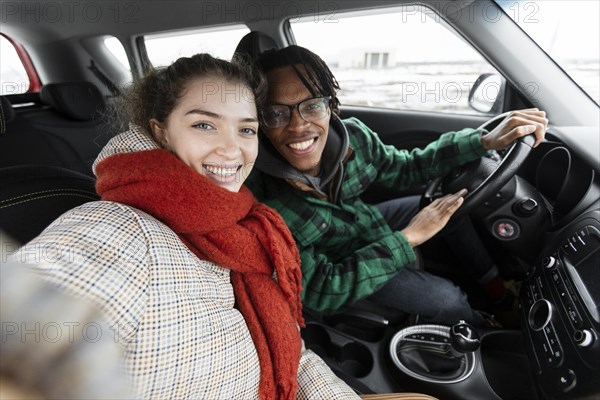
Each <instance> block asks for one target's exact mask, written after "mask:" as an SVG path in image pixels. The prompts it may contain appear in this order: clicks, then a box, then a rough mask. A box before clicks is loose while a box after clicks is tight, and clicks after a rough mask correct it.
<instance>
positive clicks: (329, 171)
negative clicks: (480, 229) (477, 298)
mask: <svg viewBox="0 0 600 400" xmlns="http://www.w3.org/2000/svg"><path fill="white" fill-rule="evenodd" d="M259 65H260V66H261V68H262V69H263V71H264V72H265V73H266V75H267V81H268V84H269V98H268V104H269V105H268V106H267V107H266V108H265V109H264V110H262V126H263V129H264V131H263V133H264V135H265V136H266V138H268V140H266V139H265V140H262V143H261V146H262V147H261V149H260V151H259V156H258V159H257V164H256V166H255V167H256V168H255V171H256V170H258V172H257V173H255V174H254V175H253V176H252V177H251V179H250V180H249V183H248V185H249V186H250V188H251V189H252V190H253V191H254V193H255V194H256V196H257V197H258V198H259V200H261V201H264V202H266V203H267V204H269V205H270V206H272V207H274V208H275V209H277V211H279V212H280V213H281V215H282V216H283V218H284V219H285V221H286V223H287V224H288V226H289V227H290V229H291V231H292V233H293V234H294V237H295V239H296V242H297V245H298V247H299V250H300V255H301V262H302V273H303V279H302V283H303V287H304V291H303V303H304V306H305V307H307V308H309V309H312V310H314V311H317V312H320V313H335V312H338V311H341V310H342V309H343V308H345V307H347V306H350V305H351V304H353V303H354V302H356V301H358V300H361V299H363V298H367V297H370V299H371V300H373V301H375V302H378V303H380V304H384V305H387V306H391V307H394V308H397V309H399V310H402V311H405V312H409V313H416V314H420V315H421V316H422V317H424V318H425V319H427V320H429V321H431V322H438V323H446V324H453V323H456V322H458V321H459V320H460V319H463V320H465V321H467V322H470V323H473V324H475V325H482V324H483V323H484V320H483V318H482V316H481V315H480V314H479V313H477V312H475V311H473V310H472V309H471V307H470V305H469V303H468V302H467V299H466V296H465V294H464V293H463V292H462V291H461V290H460V289H459V288H458V287H456V286H455V285H454V284H452V283H451V282H450V281H448V280H446V279H443V278H440V277H437V276H434V275H431V274H429V273H426V272H424V271H418V270H415V269H414V268H411V267H410V265H411V264H412V263H413V262H414V261H415V252H414V250H413V248H414V247H416V246H418V245H420V244H422V243H424V242H425V241H427V240H428V239H430V238H431V237H432V236H434V235H435V234H436V233H438V232H439V231H440V230H441V229H442V228H443V227H444V225H445V224H446V223H447V222H448V220H449V218H450V217H451V216H452V214H453V213H454V212H455V211H456V210H457V209H458V208H459V207H460V205H461V204H462V202H463V196H464V195H465V194H466V191H465V190H461V191H459V192H458V193H454V194H450V195H447V196H444V197H442V198H441V199H438V200H436V201H435V202H433V203H432V204H431V205H430V206H428V207H426V208H424V209H423V210H421V211H419V210H418V204H417V203H418V202H417V201H416V200H415V199H414V198H400V199H397V200H392V201H390V202H386V203H382V204H378V205H375V206H373V205H369V204H366V203H365V202H363V201H362V200H361V199H360V195H361V194H362V193H363V192H364V191H365V190H366V189H367V188H368V186H369V185H371V184H374V183H377V184H378V185H381V186H383V187H385V188H387V189H389V190H396V191H398V192H399V193H400V192H401V191H402V190H406V189H408V188H411V187H416V186H418V185H421V184H423V183H425V182H427V180H429V179H431V178H434V177H437V176H442V175H444V174H445V173H447V172H449V171H450V170H451V169H452V168H453V167H455V166H458V165H462V164H465V163H467V162H469V161H472V160H475V159H477V158H479V157H481V156H482V155H484V154H485V153H486V151H487V150H491V149H501V148H504V147H506V146H507V145H509V144H510V143H512V142H513V141H514V140H516V139H517V138H519V137H521V136H525V135H527V134H530V133H535V136H536V144H535V145H537V144H539V143H540V142H541V141H542V140H543V138H544V135H545V131H546V126H547V123H548V121H547V120H546V118H545V113H544V112H542V111H539V110H537V109H530V110H522V111H516V112H514V113H513V115H512V116H510V117H508V118H507V119H505V120H504V121H503V122H502V123H501V124H500V125H499V126H498V127H497V128H496V129H494V130H493V131H492V132H490V133H487V134H485V135H483V136H482V132H480V131H477V130H474V129H464V130H462V131H459V132H449V133H446V134H444V135H442V136H441V137H440V139H438V140H437V141H435V142H433V143H431V144H429V145H428V146H427V147H426V148H424V149H423V150H420V149H415V150H413V151H410V152H409V151H407V150H398V149H395V148H393V147H391V146H386V145H384V144H383V143H382V142H381V141H380V139H379V138H378V136H377V134H375V133H374V132H373V131H371V130H370V129H369V128H368V127H367V126H366V125H364V124H363V123H362V122H361V121H359V120H357V119H355V118H350V119H347V120H344V121H342V120H340V118H339V117H338V116H337V114H338V112H339V101H338V99H337V97H336V92H337V90H338V89H339V85H338V83H337V81H336V79H335V77H334V76H333V75H332V73H331V71H330V70H329V68H328V67H327V65H326V64H325V63H324V61H323V60H322V59H321V58H320V57H319V56H317V55H316V54H314V53H312V52H310V51H309V50H307V49H304V48H302V47H299V46H290V47H287V48H284V49H282V50H278V51H270V52H267V53H265V54H264V55H262V56H261V58H260V59H259ZM465 226H466V228H465ZM453 229H454V231H453V234H451V235H448V236H449V237H454V238H455V240H459V239H460V240H462V241H463V244H464V247H465V248H464V249H461V250H464V251H465V252H468V253H469V254H467V257H466V258H467V259H471V260H472V262H471V264H472V265H469V266H468V267H469V268H470V272H471V275H473V277H474V278H475V279H477V280H478V281H479V283H481V284H482V285H483V287H484V288H486V289H487V292H488V293H489V294H490V297H492V299H493V300H501V299H502V297H503V296H504V295H505V291H506V289H505V287H504V282H503V280H502V279H501V278H500V277H499V275H498V271H497V270H496V268H495V266H494V264H493V262H492V260H491V259H490V258H489V255H488V254H487V252H486V251H485V249H484V248H483V245H482V244H481V242H480V241H479V238H477V236H476V234H475V233H474V231H473V228H472V226H470V224H465V223H461V224H458V226H457V227H454V228H453ZM465 236H467V237H465ZM473 243H475V245H473ZM458 245H460V244H458Z"/></svg>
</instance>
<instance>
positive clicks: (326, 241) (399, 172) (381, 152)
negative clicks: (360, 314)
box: [248, 118, 485, 313]
mask: <svg viewBox="0 0 600 400" xmlns="http://www.w3.org/2000/svg"><path fill="white" fill-rule="evenodd" d="M343 124H344V125H345V127H346V129H347V130H348V134H349V138H350V146H351V147H352V149H353V155H352V156H351V157H349V159H348V160H347V161H346V163H345V174H344V178H343V182H342V187H341V192H340V196H339V202H338V203H337V204H334V203H331V202H329V201H327V200H325V199H322V198H318V197H316V196H314V195H313V194H312V193H311V192H306V191H302V190H299V189H296V188H294V187H293V186H291V185H290V184H288V183H287V182H286V181H284V180H282V179H281V178H275V177H272V176H269V175H266V174H264V173H262V172H260V171H257V170H256V169H255V172H253V174H252V176H251V178H250V179H249V181H248V186H249V187H250V188H251V189H252V190H253V192H254V193H255V195H256V197H257V198H258V199H259V200H261V201H263V202H265V203H267V204H268V205H270V206H271V207H273V208H275V209H276V210H277V211H278V212H279V213H280V214H281V215H282V216H283V218H284V220H285V222H286V223H287V224H288V226H289V228H290V230H291V231H292V233H293V234H294V238H295V239H296V242H297V245H298V249H299V250H300V257H301V261H302V274H303V276H302V284H303V288H304V291H303V293H302V295H303V303H304V306H305V307H307V308H309V309H311V310H314V311H317V312H320V313H332V312H337V311H340V309H343V308H344V307H347V306H349V305H351V304H352V303H354V302H356V301H358V300H360V299H362V298H365V297H367V296H369V295H371V294H372V293H374V292H375V291H377V289H379V288H380V287H381V286H383V285H384V284H385V283H386V282H387V281H388V280H389V279H390V278H391V277H392V276H393V275H394V274H395V273H396V272H398V271H399V270H401V269H402V268H404V267H405V266H406V265H408V264H410V263H411V262H413V261H414V260H415V253H414V251H413V249H412V247H411V246H410V245H409V244H408V242H407V240H406V238H405V237H404V235H402V234H401V233H400V232H393V231H392V230H391V229H390V227H389V226H388V225H387V223H386V221H385V220H384V218H383V216H382V215H381V213H380V212H379V211H378V210H377V209H376V208H375V207H374V206H372V205H369V204H366V203H365V202H363V201H362V200H361V199H360V195H361V194H362V193H363V192H364V191H365V190H366V189H367V188H368V187H369V186H370V185H371V184H374V183H377V184H378V185H381V186H383V187H385V188H387V189H390V190H392V191H398V192H401V191H403V190H406V189H409V188H414V187H416V186H419V185H422V184H423V183H425V182H427V181H428V180H429V179H431V178H434V177H437V176H440V175H444V174H446V173H447V172H449V171H450V170H451V168H453V167H455V166H458V165H462V164H464V163H466V162H469V161H472V160H475V159H477V158H479V157H481V156H482V155H483V154H485V150H484V149H483V147H482V145H481V140H480V136H481V135H480V133H481V132H480V131H478V130H474V129H463V130H461V131H458V132H448V133H445V134H444V135H442V136H441V137H440V138H439V139H438V140H437V141H435V142H433V143H430V144H429V145H428V146H427V147H425V148H424V149H414V150H412V151H407V150H398V149H396V148H395V147H393V146H387V145H384V144H383V143H382V142H381V140H380V139H379V137H378V136H377V134H376V133H375V132H373V131H372V130H371V129H369V128H368V127H367V126H366V125H365V124H363V123H362V122H361V121H359V120H358V119H355V118H350V119H347V120H344V121H343Z"/></svg>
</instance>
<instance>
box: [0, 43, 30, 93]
mask: <svg viewBox="0 0 600 400" xmlns="http://www.w3.org/2000/svg"><path fill="white" fill-rule="evenodd" d="M0 54H2V57H0V82H1V87H0V95H2V96H6V95H11V94H20V93H26V92H27V91H28V90H29V86H30V83H29V77H28V76H27V71H25V67H24V66H23V63H22V62H21V59H20V58H19V55H18V54H17V51H16V50H15V47H14V46H13V45H12V43H11V42H10V41H9V40H8V39H7V38H6V37H4V36H2V35H0Z"/></svg>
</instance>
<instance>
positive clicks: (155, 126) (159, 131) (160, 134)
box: [150, 118, 169, 148]
mask: <svg viewBox="0 0 600 400" xmlns="http://www.w3.org/2000/svg"><path fill="white" fill-rule="evenodd" d="M150 129H152V132H151V133H152V136H154V140H156V141H157V142H158V144H160V145H161V147H164V148H168V144H169V138H168V136H167V130H166V129H165V128H164V127H163V125H162V124H161V123H160V122H158V120H157V119H156V118H152V119H151V120H150Z"/></svg>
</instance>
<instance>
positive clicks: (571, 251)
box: [521, 211, 600, 399]
mask: <svg viewBox="0 0 600 400" xmlns="http://www.w3.org/2000/svg"><path fill="white" fill-rule="evenodd" d="M599 221H600V212H598V211H593V212H591V213H588V214H587V215H585V216H583V218H580V219H578V221H576V222H575V223H573V224H571V225H570V226H569V227H567V228H565V229H564V230H563V231H562V233H561V234H559V235H557V237H556V239H555V240H552V245H551V246H548V247H547V250H546V251H544V253H543V255H542V257H541V258H540V260H539V262H538V263H537V265H535V267H534V269H533V271H532V273H531V274H530V276H529V277H528V279H527V281H525V282H524V284H523V287H522V293H521V308H522V311H523V318H524V320H525V321H526V322H525V326H526V328H525V329H524V331H525V337H526V348H527V349H528V352H529V355H530V357H529V358H530V360H531V365H532V368H533V369H534V375H535V377H536V380H537V383H538V388H539V390H540V392H541V393H542V394H543V396H544V397H547V398H568V399H579V398H582V399H583V398H585V399H587V398H590V399H591V398H595V399H597V398H600V382H599V377H600V340H599V339H600V338H599V337H598V333H599V332H600V222H599Z"/></svg>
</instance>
